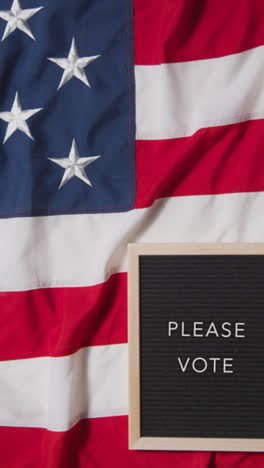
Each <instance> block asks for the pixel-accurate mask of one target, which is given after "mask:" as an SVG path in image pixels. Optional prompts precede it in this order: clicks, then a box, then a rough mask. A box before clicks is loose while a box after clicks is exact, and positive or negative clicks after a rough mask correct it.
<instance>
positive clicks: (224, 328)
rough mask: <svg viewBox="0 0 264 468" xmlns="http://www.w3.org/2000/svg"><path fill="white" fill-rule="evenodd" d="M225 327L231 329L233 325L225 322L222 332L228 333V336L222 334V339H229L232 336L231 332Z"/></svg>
mask: <svg viewBox="0 0 264 468" xmlns="http://www.w3.org/2000/svg"><path fill="white" fill-rule="evenodd" d="M225 325H227V326H228V327H231V323H230V322H224V323H223V324H222V330H224V331H226V332H227V335H224V333H222V337H223V338H229V337H230V336H231V330H229V329H228V328H226V327H225Z"/></svg>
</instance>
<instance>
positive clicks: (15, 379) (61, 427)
mask: <svg viewBox="0 0 264 468" xmlns="http://www.w3.org/2000/svg"><path fill="white" fill-rule="evenodd" d="M0 375H1V379H0V425H2V426H17V427H41V428H47V429H49V430H52V431H65V430H68V429H69V428H71V427H72V426H73V425H74V424H76V423H77V422H78V421H79V420H80V419H84V418H96V417H106V416H118V415H125V414H127V412H128V402H127V392H128V389H127V379H128V377H127V344H118V345H108V346H94V347H88V348H83V349H81V350H79V351H78V352H77V353H75V354H73V355H71V356H64V357H58V358H51V357H44V358H33V359H22V360H16V361H4V362H0Z"/></svg>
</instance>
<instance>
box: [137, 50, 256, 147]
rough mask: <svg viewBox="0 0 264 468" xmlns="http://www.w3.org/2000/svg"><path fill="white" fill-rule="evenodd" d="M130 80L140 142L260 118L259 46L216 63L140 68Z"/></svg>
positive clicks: (175, 64)
mask: <svg viewBox="0 0 264 468" xmlns="http://www.w3.org/2000/svg"><path fill="white" fill-rule="evenodd" d="M135 75H136V124H137V125H136V126H137V132H136V137H137V139H139V140H155V139H166V138H178V137H184V136H188V135H192V134H193V133H194V132H196V131H197V130H199V129H200V128H204V127H214V126H218V125H226V124H231V123H235V122H242V121H245V120H254V119H261V118H263V117H264V85H263V75H264V46H260V47H257V48H255V49H251V50H248V51H246V52H241V53H239V54H235V55H229V56H226V57H220V58H215V59H208V60H196V61H192V62H182V63H169V64H162V65H151V66H149V65H148V66H141V65H140V66H136V67H135Z"/></svg>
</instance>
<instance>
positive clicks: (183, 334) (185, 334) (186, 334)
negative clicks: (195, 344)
mask: <svg viewBox="0 0 264 468" xmlns="http://www.w3.org/2000/svg"><path fill="white" fill-rule="evenodd" d="M182 336H191V335H190V334H188V333H184V322H182Z"/></svg>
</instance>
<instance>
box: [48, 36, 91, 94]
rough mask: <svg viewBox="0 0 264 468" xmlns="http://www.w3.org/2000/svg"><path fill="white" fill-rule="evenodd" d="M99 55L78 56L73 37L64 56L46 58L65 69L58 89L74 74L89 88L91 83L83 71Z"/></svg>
mask: <svg viewBox="0 0 264 468" xmlns="http://www.w3.org/2000/svg"><path fill="white" fill-rule="evenodd" d="M98 57H100V55H92V56H91V57H79V54H78V50H77V47H76V42H75V39H74V38H73V40H72V44H71V48H70V52H69V55H68V57H66V58H48V60H50V61H51V62H54V63H56V65H58V66H59V67H60V68H63V70H65V71H64V72H63V75H62V78H61V81H60V84H59V86H58V89H60V88H61V87H62V86H63V85H65V83H67V81H70V80H71V79H72V78H73V77H74V76H75V78H78V79H79V80H81V81H82V82H83V83H84V84H85V85H86V86H89V88H91V85H90V83H89V81H88V79H87V76H86V74H85V72H84V68H85V67H87V65H89V64H90V63H92V62H93V61H94V60H96V59H97V58H98Z"/></svg>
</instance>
